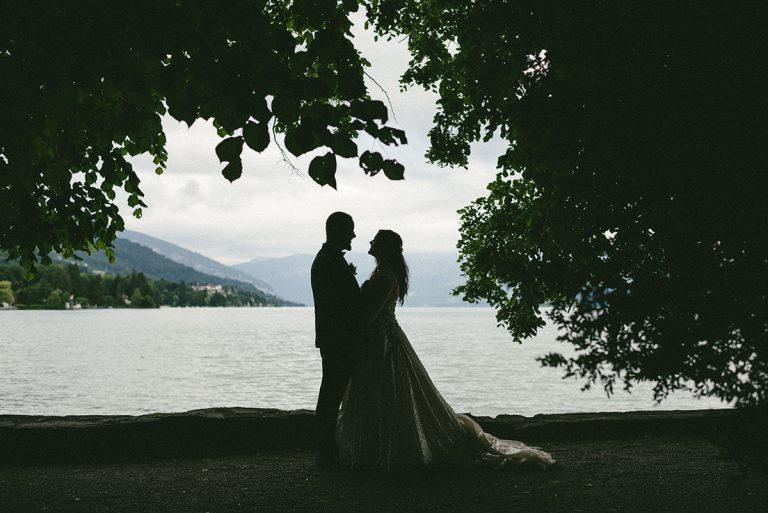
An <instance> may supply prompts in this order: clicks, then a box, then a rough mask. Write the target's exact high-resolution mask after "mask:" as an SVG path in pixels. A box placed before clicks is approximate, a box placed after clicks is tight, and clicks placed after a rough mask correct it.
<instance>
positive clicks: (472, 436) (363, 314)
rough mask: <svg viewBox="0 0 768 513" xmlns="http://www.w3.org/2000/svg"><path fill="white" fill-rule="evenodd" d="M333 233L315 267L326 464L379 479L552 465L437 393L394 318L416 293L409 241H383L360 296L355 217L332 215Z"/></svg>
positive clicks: (394, 237)
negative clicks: (424, 471) (424, 469)
mask: <svg viewBox="0 0 768 513" xmlns="http://www.w3.org/2000/svg"><path fill="white" fill-rule="evenodd" d="M325 231H326V242H325V244H323V247H322V248H321V249H320V251H319V252H318V253H317V256H316V257H315V261H314V262H313V264H312V294H313V296H314V300H315V333H316V339H315V345H316V346H317V347H318V348H319V349H320V354H321V356H322V362H323V379H322V383H321V385H320V394H319V397H318V400H317V429H318V463H319V464H320V465H328V466H335V465H339V464H340V465H342V466H344V467H349V468H360V469H369V470H379V471H389V470H394V469H400V468H408V467H421V466H426V465H431V464H434V463H441V462H449V461H461V460H469V459H474V460H482V461H486V462H489V463H491V464H494V465H505V464H515V465H519V464H531V465H534V466H547V465H549V464H551V463H553V462H554V460H553V459H552V457H551V456H550V455H549V454H548V453H546V452H544V451H541V450H539V449H537V448H533V447H528V446H526V445H525V444H523V443H521V442H516V441H512V440H501V439H498V438H495V437H493V436H491V435H489V434H487V433H484V432H483V431H482V429H480V426H479V425H478V424H477V423H476V422H474V421H473V420H472V419H470V418H469V417H467V416H465V415H457V414H456V413H455V412H454V411H453V409H452V408H451V407H450V406H449V405H448V404H447V403H446V402H445V400H444V399H443V397H442V396H441V395H440V393H439V392H438V391H437V388H435V385H434V384H433V383H432V380H431V379H430V378H429V375H428V374H427V371H426V370H425V369H424V366H423V365H422V364H421V361H420V360H419V358H418V356H416V353H415V352H414V350H413V347H412V346H411V344H410V342H409V341H408V338H407V337H406V336H405V333H403V330H402V329H400V326H399V325H398V323H397V319H396V317H395V306H396V304H397V303H398V302H399V303H400V304H401V305H402V303H403V300H404V298H405V296H406V294H407V293H408V266H407V265H406V263H405V259H404V258H403V241H402V239H401V238H400V236H399V235H398V234H397V233H395V232H393V231H390V230H380V231H379V232H378V233H377V234H376V236H375V237H374V238H373V240H372V241H371V246H370V249H369V250H368V253H369V254H370V255H371V256H372V257H373V258H374V259H376V268H375V270H374V271H373V273H372V274H371V276H370V278H368V280H366V281H365V283H363V286H362V288H361V287H359V286H358V283H357V279H356V278H355V268H354V266H352V265H351V264H349V263H348V262H347V261H346V260H345V259H344V251H348V250H350V249H351V247H352V239H354V238H355V224H354V222H353V220H352V217H351V216H350V215H349V214H346V213H344V212H335V213H333V214H331V215H330V216H329V217H328V220H327V221H326V225H325ZM340 406H341V409H340V408H339V407H340Z"/></svg>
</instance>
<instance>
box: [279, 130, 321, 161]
mask: <svg viewBox="0 0 768 513" xmlns="http://www.w3.org/2000/svg"><path fill="white" fill-rule="evenodd" d="M329 135H330V134H329V133H328V129H327V128H325V127H321V126H319V125H317V124H315V123H308V122H303V123H301V124H300V125H299V126H298V127H296V128H291V129H288V131H286V133H285V148H286V149H287V150H288V151H290V152H291V153H292V154H294V155H295V156H297V157H298V156H301V155H304V154H305V153H307V152H309V151H312V150H314V149H316V148H319V147H320V146H323V145H324V140H325V139H326V138H327V137H328V136H329Z"/></svg>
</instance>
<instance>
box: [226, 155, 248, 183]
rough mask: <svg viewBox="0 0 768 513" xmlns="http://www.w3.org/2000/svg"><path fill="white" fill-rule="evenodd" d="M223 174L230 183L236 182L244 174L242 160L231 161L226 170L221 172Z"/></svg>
mask: <svg viewBox="0 0 768 513" xmlns="http://www.w3.org/2000/svg"><path fill="white" fill-rule="evenodd" d="M221 174H222V175H224V178H226V179H227V180H229V181H230V182H234V181H235V180H237V179H238V178H240V176H241V175H242V174H243V163H242V161H241V160H240V159H237V160H233V161H231V162H230V163H229V164H227V165H226V166H225V167H224V169H223V170H222V171H221Z"/></svg>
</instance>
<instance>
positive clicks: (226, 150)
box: [216, 137, 243, 162]
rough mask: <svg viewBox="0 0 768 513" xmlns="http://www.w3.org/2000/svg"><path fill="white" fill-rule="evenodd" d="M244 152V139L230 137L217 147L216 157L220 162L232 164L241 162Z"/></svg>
mask: <svg viewBox="0 0 768 513" xmlns="http://www.w3.org/2000/svg"><path fill="white" fill-rule="evenodd" d="M242 151H243V138H242V137H228V138H226V139H224V140H223V141H221V142H220V143H219V144H218V145H217V146H216V156H217V157H219V162H232V161H235V160H240V154H241V153H242Z"/></svg>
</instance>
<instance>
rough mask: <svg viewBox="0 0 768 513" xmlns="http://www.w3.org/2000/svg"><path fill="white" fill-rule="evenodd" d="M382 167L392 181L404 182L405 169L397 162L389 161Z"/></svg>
mask: <svg viewBox="0 0 768 513" xmlns="http://www.w3.org/2000/svg"><path fill="white" fill-rule="evenodd" d="M382 167H383V169H384V174H385V175H387V178H389V179H390V180H402V179H404V178H405V167H404V166H403V165H402V164H400V163H399V162H397V161H396V160H391V159H387V160H385V161H384V165H383V166H382Z"/></svg>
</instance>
